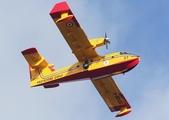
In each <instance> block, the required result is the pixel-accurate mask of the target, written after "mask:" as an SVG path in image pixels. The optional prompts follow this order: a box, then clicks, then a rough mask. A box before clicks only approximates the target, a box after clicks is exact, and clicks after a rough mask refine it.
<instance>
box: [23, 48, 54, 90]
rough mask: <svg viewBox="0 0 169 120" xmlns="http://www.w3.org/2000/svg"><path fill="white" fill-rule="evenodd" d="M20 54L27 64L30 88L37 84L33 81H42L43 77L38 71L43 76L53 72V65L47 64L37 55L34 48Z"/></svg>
mask: <svg viewBox="0 0 169 120" xmlns="http://www.w3.org/2000/svg"><path fill="white" fill-rule="evenodd" d="M21 53H22V54H23V56H24V57H25V59H26V61H27V62H28V64H29V72H30V82H31V84H30V85H31V87H33V86H37V82H33V81H34V80H35V79H36V81H37V80H40V79H43V77H42V76H40V72H39V71H41V72H42V74H43V75H47V74H50V73H52V72H53V71H55V69H54V68H53V66H54V64H48V62H47V61H46V60H45V58H44V57H42V56H41V55H40V54H39V52H38V51H37V49H36V48H28V49H26V50H24V51H22V52H21Z"/></svg>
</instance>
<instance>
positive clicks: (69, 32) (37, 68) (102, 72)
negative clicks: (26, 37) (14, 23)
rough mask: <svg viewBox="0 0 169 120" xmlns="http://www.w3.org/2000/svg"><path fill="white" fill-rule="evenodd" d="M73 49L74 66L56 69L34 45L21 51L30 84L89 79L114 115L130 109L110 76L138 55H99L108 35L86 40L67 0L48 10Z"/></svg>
mask: <svg viewBox="0 0 169 120" xmlns="http://www.w3.org/2000/svg"><path fill="white" fill-rule="evenodd" d="M50 16H51V17H52V19H53V21H54V23H55V24H56V26H57V27H58V28H59V30H60V32H61V33H62V35H63V36H64V38H65V40H66V42H67V43H68V45H69V46H70V48H71V50H72V52H73V53H74V55H75V56H76V58H77V59H78V62H76V63H75V64H73V65H70V66H67V67H64V68H62V69H59V70H55V69H54V64H49V63H48V62H47V61H46V59H45V58H44V57H42V56H41V55H40V54H39V52H38V51H37V49H36V48H28V49H26V50H24V51H22V54H23V56H24V57H25V59H26V60H27V62H28V64H29V71H30V86H31V87H35V86H44V88H53V87H58V86H59V84H60V83H64V82H69V81H80V80H86V79H87V80H91V81H92V83H93V84H94V86H95V87H96V89H97V90H98V92H99V93H100V95H101V97H102V98H103V99H104V101H105V103H106V104H107V106H108V107H109V109H110V110H111V111H112V112H115V111H120V112H119V113H118V114H117V115H116V117H119V116H123V115H126V114H128V113H130V112H131V109H130V108H131V107H130V105H129V103H128V102H127V100H126V99H125V97H124V96H123V94H122V92H121V91H120V89H119V88H118V86H117V85H116V83H115V81H114V80H113V78H112V77H111V76H113V75H117V74H124V73H125V72H128V71H130V70H131V69H133V68H134V67H135V66H136V65H137V64H138V63H139V61H140V57H139V56H136V55H134V54H131V53H127V52H115V53H112V54H108V55H105V56H101V55H98V54H97V52H96V50H95V49H96V48H97V47H100V46H103V45H106V48H107V45H108V43H109V38H107V35H106V34H105V38H95V39H92V40H89V39H88V38H87V36H86V34H85V33H84V31H83V29H82V28H81V27H80V24H79V23H78V21H77V20H76V18H75V16H74V15H73V13H72V11H71V10H70V8H69V6H68V5H67V3H66V2H61V3H58V4H56V5H55V6H54V8H53V9H52V10H51V12H50Z"/></svg>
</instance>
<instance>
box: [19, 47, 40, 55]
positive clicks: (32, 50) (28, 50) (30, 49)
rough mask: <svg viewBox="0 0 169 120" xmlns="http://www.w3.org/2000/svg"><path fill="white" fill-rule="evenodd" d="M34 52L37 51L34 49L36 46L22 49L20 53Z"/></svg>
mask: <svg viewBox="0 0 169 120" xmlns="http://www.w3.org/2000/svg"><path fill="white" fill-rule="evenodd" d="M36 52H38V51H37V50H36V48H34V47H32V48H28V49H26V50H23V51H22V52H21V53H22V54H23V55H27V54H33V53H36Z"/></svg>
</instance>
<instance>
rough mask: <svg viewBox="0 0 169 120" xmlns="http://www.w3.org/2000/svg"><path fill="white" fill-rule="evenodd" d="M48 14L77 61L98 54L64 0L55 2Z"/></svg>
mask: <svg viewBox="0 0 169 120" xmlns="http://www.w3.org/2000/svg"><path fill="white" fill-rule="evenodd" d="M50 15H51V17H52V19H53V20H54V22H55V24H56V25H57V27H58V28H59V30H60V32H61V33H62V35H63V37H64V38H65V40H66V42H67V43H68V45H69V46H70V48H71V50H72V52H73V53H74V54H75V56H76V58H77V59H78V60H79V61H84V60H86V59H89V58H92V57H97V56H98V54H97V52H96V51H95V50H94V47H93V46H92V45H91V44H90V42H89V40H88V38H87V36H86V34H85V33H84V31H83V29H82V28H81V27H80V25H79V23H78V21H77V20H76V18H75V16H74V15H73V13H72V12H71V10H70V8H69V6H68V5H67V3H66V2H61V3H58V4H56V5H55V6H54V8H53V9H52V11H51V12H50Z"/></svg>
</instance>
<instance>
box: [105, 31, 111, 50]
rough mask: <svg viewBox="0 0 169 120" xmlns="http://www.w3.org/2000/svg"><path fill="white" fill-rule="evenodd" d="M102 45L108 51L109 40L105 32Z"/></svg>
mask: <svg viewBox="0 0 169 120" xmlns="http://www.w3.org/2000/svg"><path fill="white" fill-rule="evenodd" d="M104 44H105V45H106V49H107V50H108V44H110V38H108V37H107V34H106V32H105V36H104Z"/></svg>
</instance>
